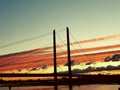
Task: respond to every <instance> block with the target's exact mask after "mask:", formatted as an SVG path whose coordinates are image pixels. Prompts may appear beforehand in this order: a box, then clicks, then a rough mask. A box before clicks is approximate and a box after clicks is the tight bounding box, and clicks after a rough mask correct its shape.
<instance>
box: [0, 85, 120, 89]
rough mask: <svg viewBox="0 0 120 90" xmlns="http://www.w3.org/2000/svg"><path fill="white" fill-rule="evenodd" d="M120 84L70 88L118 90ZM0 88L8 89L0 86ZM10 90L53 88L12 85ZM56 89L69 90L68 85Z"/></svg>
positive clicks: (49, 87)
mask: <svg viewBox="0 0 120 90" xmlns="http://www.w3.org/2000/svg"><path fill="white" fill-rule="evenodd" d="M119 87H120V85H81V86H73V87H72V90H119V89H118V88H119ZM0 90H9V89H8V87H0ZM12 90H54V87H53V86H34V87H13V88H12ZM58 90H69V87H68V86H58Z"/></svg>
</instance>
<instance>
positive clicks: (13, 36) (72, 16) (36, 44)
mask: <svg viewBox="0 0 120 90" xmlns="http://www.w3.org/2000/svg"><path fill="white" fill-rule="evenodd" d="M66 26H68V27H69V28H70V31H71V32H72V33H73V35H74V36H75V38H76V39H77V40H78V41H79V40H86V39H92V38H98V37H103V36H108V35H114V34H119V33H120V0H0V55H3V54H8V53H14V52H19V51H25V50H29V49H35V48H40V47H42V46H44V47H46V45H49V44H50V43H52V30H54V29H56V30H57V31H59V30H64V29H65V28H66ZM62 33H65V32H63V31H62ZM44 34H48V37H43V38H39V39H36V40H32V41H30V42H26V43H21V44H17V45H12V46H9V47H4V48H3V46H5V45H8V44H10V43H14V42H18V41H21V40H25V39H29V38H32V37H36V36H40V35H44ZM60 35H61V34H60ZM61 38H62V39H63V38H64V37H63V34H62V36H61Z"/></svg>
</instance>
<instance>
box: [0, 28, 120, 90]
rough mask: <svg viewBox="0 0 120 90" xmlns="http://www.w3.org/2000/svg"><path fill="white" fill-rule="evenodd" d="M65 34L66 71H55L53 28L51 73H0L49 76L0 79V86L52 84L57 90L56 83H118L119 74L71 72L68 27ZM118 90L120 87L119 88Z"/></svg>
mask: <svg viewBox="0 0 120 90" xmlns="http://www.w3.org/2000/svg"><path fill="white" fill-rule="evenodd" d="M66 32H67V33H66V35H67V59H68V61H67V62H68V73H58V72H57V54H56V32H55V30H53V51H54V53H53V56H54V73H51V74H34V73H32V74H29V73H27V74H25V73H12V74H10V73H0V77H51V78H50V79H43V80H40V79H38V80H25V81H22V80H12V81H4V80H2V79H1V80H0V84H1V86H0V87H9V90H11V89H12V87H20V86H21V87H22V86H54V90H58V88H57V86H58V85H68V86H69V90H72V85H87V84H120V75H101V74H99V75H85V74H73V73H72V70H71V55H70V51H71V50H70V39H69V28H68V27H67V28H66ZM119 90H120V89H119Z"/></svg>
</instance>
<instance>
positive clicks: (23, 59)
mask: <svg viewBox="0 0 120 90" xmlns="http://www.w3.org/2000/svg"><path fill="white" fill-rule="evenodd" d="M58 37H59V36H58ZM113 37H114V38H118V37H119V35H117V36H113ZM73 38H74V37H73ZM107 39H113V38H111V37H109V38H107ZM60 40H61V41H62V42H64V41H63V40H62V39H61V38H60ZM96 40H97V39H96ZM96 40H92V41H96ZM99 40H104V39H103V38H101V39H99ZM99 40H98V41H99ZM24 41H26V40H24ZM20 42H22V41H20ZM83 42H91V41H89V40H88V41H83ZM83 42H76V43H70V40H69V29H68V28H67V44H64V45H61V46H59V45H56V33H55V31H54V32H53V47H46V48H40V49H36V50H32V51H27V52H25V53H17V54H14V55H13V56H12V55H5V56H1V58H2V59H3V60H8V62H7V63H4V62H3V64H1V66H0V67H1V68H0V71H4V70H5V69H8V70H11V69H13V70H14V69H17V70H18V71H19V72H20V71H21V70H22V69H24V68H32V67H33V68H32V69H37V68H36V67H39V66H42V67H43V68H46V65H45V62H43V61H45V60H47V62H46V63H47V65H49V66H50V65H54V69H53V72H52V73H45V74H42V73H37V74H32V73H11V74H8V73H7V74H6V73H1V74H0V77H52V78H53V79H47V80H33V81H26V82H25V83H24V81H20V80H19V81H11V82H10V81H8V82H6V81H3V80H1V84H2V85H3V86H9V89H11V87H12V86H25V85H36V86H37V85H55V90H56V89H57V87H56V86H57V85H70V86H72V85H77V84H78V85H82V84H98V83H109V84H119V83H120V82H119V80H120V76H119V75H84V74H83V75H81V74H72V71H71V64H72V63H71V60H72V59H75V58H71V55H73V57H74V56H75V57H76V56H77V55H82V54H86V55H87V54H88V53H87V52H86V51H90V50H91V51H92V52H93V51H96V50H97V48H96V49H95V48H87V49H82V48H81V46H79V49H78V48H77V49H75V48H76V47H74V46H73V45H75V44H77V45H78V44H79V43H83ZM18 43H19V42H17V43H12V44H9V45H13V44H18ZM66 46H67V49H65V48H66ZM70 46H73V47H72V48H73V49H75V50H70ZM5 47H7V45H6V46H5ZM111 47H112V48H113V47H117V48H119V45H116V46H112V45H111V46H108V47H106V46H104V47H99V49H101V50H104V49H105V48H108V49H111ZM94 49H95V50H94ZM66 50H67V51H66ZM53 51H54V53H53ZM56 51H58V53H57V52H56ZM61 51H62V52H61ZM102 53H103V52H102ZM76 54H77V55H76ZM94 55H95V54H93V56H94ZM109 55H110V53H109ZM16 57H17V58H16ZM86 59H87V60H88V61H90V60H93V58H91V57H89V56H86ZM79 60H80V59H79ZM87 60H86V61H87ZM14 61H17V62H15V63H14ZM65 61H66V62H67V64H68V65H67V67H68V71H67V74H66V73H58V72H57V71H59V70H57V62H59V64H62V65H64V64H65ZM81 62H82V61H81ZM1 63H2V61H1ZM24 63H27V64H24ZM7 65H9V67H7ZM15 65H17V67H16V68H15V67H14V66H15ZM4 67H5V68H4ZM61 71H62V70H61ZM111 78H112V79H111ZM113 78H114V79H113ZM14 83H15V84H14ZM18 83H19V85H18ZM70 89H72V88H70Z"/></svg>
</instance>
